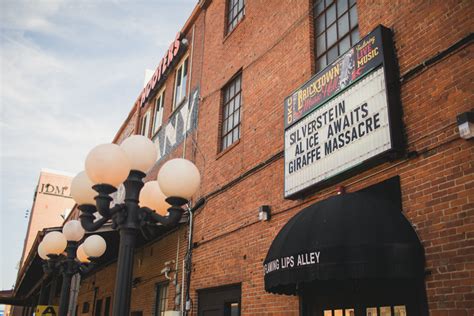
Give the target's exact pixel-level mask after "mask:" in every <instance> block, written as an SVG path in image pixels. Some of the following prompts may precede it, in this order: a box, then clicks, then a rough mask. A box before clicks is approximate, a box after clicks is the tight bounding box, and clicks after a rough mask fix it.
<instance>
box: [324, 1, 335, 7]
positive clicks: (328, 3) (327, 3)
mask: <svg viewBox="0 0 474 316" xmlns="http://www.w3.org/2000/svg"><path fill="white" fill-rule="evenodd" d="M322 1H323V0H321V2H322ZM333 2H334V0H326V8H327V7H329V5H330V4H331V3H333Z"/></svg>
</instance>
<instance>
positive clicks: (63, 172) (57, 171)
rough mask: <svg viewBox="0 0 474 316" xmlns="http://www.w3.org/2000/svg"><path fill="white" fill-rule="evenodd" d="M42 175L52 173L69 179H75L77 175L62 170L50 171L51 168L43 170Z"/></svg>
mask: <svg viewBox="0 0 474 316" xmlns="http://www.w3.org/2000/svg"><path fill="white" fill-rule="evenodd" d="M40 172H41V173H43V172H44V173H52V174H57V175H62V176H68V177H75V176H76V174H75V173H72V172H67V171H61V170H54V169H49V168H41V170H40Z"/></svg>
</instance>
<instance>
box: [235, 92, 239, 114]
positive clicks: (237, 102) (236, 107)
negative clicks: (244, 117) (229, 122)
mask: <svg viewBox="0 0 474 316" xmlns="http://www.w3.org/2000/svg"><path fill="white" fill-rule="evenodd" d="M234 102H235V106H234V111H237V109H238V108H240V93H239V94H238V95H236V96H235V99H234Z"/></svg>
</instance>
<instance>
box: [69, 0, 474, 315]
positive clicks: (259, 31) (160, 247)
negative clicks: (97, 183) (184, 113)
mask: <svg viewBox="0 0 474 316" xmlns="http://www.w3.org/2000/svg"><path fill="white" fill-rule="evenodd" d="M201 4H202V7H198V8H197V9H196V10H195V11H194V12H193V15H192V17H191V18H190V20H189V21H188V23H187V24H186V26H185V27H184V28H183V32H184V33H185V36H186V38H187V39H188V41H189V47H188V53H189V56H190V58H191V59H190V62H191V64H190V65H191V66H190V71H191V75H190V78H191V82H190V83H188V84H189V86H190V91H192V90H193V89H195V88H196V87H199V88H200V92H199V94H200V103H199V109H198V111H199V112H198V121H197V128H196V129H195V130H192V131H191V132H190V134H189V135H188V137H187V139H186V152H185V153H184V156H185V157H186V158H188V159H190V160H192V161H194V162H195V164H196V165H197V166H198V168H199V169H200V171H201V175H202V184H201V188H200V190H199V191H198V193H197V194H196V199H195V200H197V198H199V197H203V196H205V197H207V202H206V204H205V206H204V207H203V208H202V209H200V210H199V211H198V212H197V213H196V214H195V218H194V220H195V222H194V234H193V243H194V249H193V257H192V274H191V284H190V293H191V299H192V312H193V313H194V314H196V313H197V312H198V304H199V302H198V291H199V290H203V289H209V288H215V287H220V286H224V285H230V284H241V291H242V294H241V314H242V315H299V308H300V307H299V300H298V297H296V296H282V295H274V294H269V293H266V292H265V290H264V281H263V268H262V263H263V260H264V258H265V256H266V254H267V251H268V248H269V246H270V244H271V242H272V241H273V239H274V238H275V236H276V235H277V234H278V232H279V231H280V229H281V228H282V226H283V225H284V224H285V223H286V222H287V221H288V220H289V219H290V218H292V217H293V216H294V215H295V214H297V213H298V212H299V211H300V210H301V209H303V208H304V207H306V206H309V205H311V204H313V203H315V202H317V201H321V200H324V199H326V198H327V197H329V196H332V195H334V194H335V193H336V191H337V187H339V186H344V187H345V188H346V189H347V190H348V191H349V192H353V191H357V190H359V189H362V188H365V187H367V186H369V185H372V184H375V183H378V182H380V181H382V180H385V179H388V178H390V177H393V176H396V175H398V176H400V180H401V189H402V203H403V213H404V214H405V216H406V217H407V218H408V220H409V221H410V222H411V224H412V225H413V226H414V228H415V230H416V232H417V234H418V235H419V238H420V240H421V243H422V245H423V247H424V250H425V256H426V271H427V275H426V277H425V286H426V293H427V300H428V306H429V312H430V314H431V315H466V316H467V315H473V314H474V264H473V262H474V221H473V219H474V172H473V171H474V166H473V164H474V163H473V162H474V159H473V157H474V147H473V145H472V144H473V143H472V140H464V139H461V138H460V137H459V133H458V130H457V125H456V115H458V114H460V113H462V112H466V111H469V110H471V108H472V104H473V100H474V98H473V84H472V80H473V78H474V71H473V70H474V69H473V68H474V66H473V63H472V62H470V60H472V45H471V44H472V38H471V40H470V41H468V42H467V44H464V45H462V46H461V47H459V48H457V49H455V50H454V51H453V52H451V53H450V54H448V55H447V56H444V57H443V58H441V59H440V60H438V61H437V62H435V63H433V64H430V65H428V66H426V67H419V68H417V69H419V70H417V71H416V73H414V74H413V75H412V72H411V71H412V70H413V69H415V67H417V66H418V65H422V64H423V62H424V61H426V60H428V59H430V58H432V57H433V56H435V55H436V54H437V53H438V52H441V51H444V50H446V49H448V48H449V47H450V46H451V45H453V44H455V43H456V42H458V41H460V40H461V39H462V38H465V37H467V36H469V34H470V32H471V31H472V29H473V21H474V16H473V15H474V3H473V2H472V1H379V2H377V3H374V2H373V1H357V11H358V15H359V19H358V21H359V29H360V34H361V38H362V37H363V36H364V35H365V34H367V33H369V32H370V31H371V30H373V29H374V28H375V27H376V26H377V25H379V24H382V25H384V26H386V27H388V28H390V29H392V31H393V34H394V41H395V46H396V51H397V56H398V63H399V68H400V74H401V103H402V109H403V123H404V133H405V138H406V143H407V147H406V153H407V155H405V156H404V157H402V158H399V159H397V160H395V161H392V162H386V163H383V164H381V165H378V166H377V167H373V168H371V169H368V170H366V171H364V172H361V173H359V174H358V175H356V176H353V177H350V178H347V179H345V180H343V181H342V182H340V183H337V184H335V185H333V186H330V187H328V188H325V189H323V190H320V191H319V192H316V193H313V194H310V195H307V196H306V197H305V198H304V199H301V200H296V201H291V200H285V199H284V198H283V183H284V172H283V170H284V165H283V155H282V151H283V147H284V144H283V141H284V140H283V128H284V127H283V122H284V120H283V114H284V113H283V100H284V98H285V97H287V96H288V95H289V94H290V93H291V92H292V91H294V90H295V89H296V88H298V87H299V86H300V85H301V84H303V83H304V82H305V81H307V80H308V79H309V78H310V77H311V76H312V75H313V74H314V72H315V62H314V47H313V45H314V38H313V19H312V14H311V5H312V2H311V1H296V0H294V1H246V4H245V5H246V7H245V16H244V18H243V19H242V20H241V21H240V22H239V24H238V25H237V26H236V27H235V29H234V30H233V31H232V32H231V33H230V34H227V35H226V34H225V32H224V22H225V1H201ZM239 71H241V72H242V93H243V95H242V109H241V117H242V119H241V137H240V140H239V141H238V142H236V143H235V144H233V145H232V146H231V147H230V148H228V149H226V150H225V151H224V152H220V150H219V142H220V139H219V126H220V124H221V103H222V94H221V89H222V88H223V87H224V86H225V84H226V83H227V82H228V81H229V80H230V79H231V78H232V77H233V76H234V75H235V74H236V73H238V72H239ZM406 74H409V75H406ZM165 85H166V91H168V92H169V93H167V94H166V99H165V107H164V116H163V121H164V123H166V120H167V117H169V116H170V114H171V104H172V95H173V93H172V91H173V85H174V72H171V73H170V75H169V76H168V79H167V81H166V83H165ZM152 101H153V100H152ZM152 105H153V102H149V104H148V105H147V106H145V107H144V108H142V109H140V114H143V113H144V111H146V110H147V109H148V106H152ZM137 122H138V118H137V117H136V115H131V116H129V119H128V121H127V122H126V123H125V125H124V127H123V128H122V129H121V131H120V133H119V134H118V135H117V137H116V141H117V142H120V141H121V140H122V139H123V138H124V137H125V136H128V135H125V134H128V133H127V132H126V131H131V130H133V129H135V131H137V130H138V129H136V128H135V126H136V124H137ZM183 144H184V143H181V144H180V145H178V146H177V147H176V148H175V149H174V151H172V152H171V153H170V154H169V155H168V156H167V157H166V159H168V158H171V157H176V156H182V155H183V150H184V146H183ZM408 153H409V154H408ZM166 159H163V160H166ZM163 160H162V161H163ZM160 164H161V161H160V163H159V164H157V165H156V166H155V167H154V168H153V169H152V171H151V172H150V174H149V175H148V177H147V179H151V178H154V177H155V176H156V173H157V171H158V169H159V165H160ZM261 205H269V206H270V207H271V210H272V218H271V220H270V221H268V222H261V221H259V220H258V218H257V214H258V208H259V207H260V206H261ZM187 234H188V226H187V225H182V226H181V227H180V228H179V229H178V230H176V231H174V232H172V233H170V234H169V235H167V236H165V237H164V238H162V239H160V240H159V241H156V242H154V243H151V244H149V245H147V246H145V247H143V248H141V249H139V250H137V252H136V256H135V258H136V261H135V268H134V277H135V278H140V281H139V282H138V283H137V285H136V288H134V290H133V294H132V311H142V312H143V315H152V308H153V306H154V303H155V302H154V300H155V290H154V286H155V284H156V283H158V282H161V281H165V279H164V276H163V274H161V272H160V271H161V269H162V268H163V267H164V263H165V262H166V261H170V260H176V249H177V239H178V237H179V240H180V242H179V255H178V257H179V259H178V263H179V265H178V283H179V284H181V282H182V277H183V273H182V264H183V260H184V256H185V253H186V244H187ZM139 258H140V261H141V263H140V264H138V259H139ZM114 275H115V263H112V264H110V265H109V266H107V267H104V268H102V269H101V270H99V271H98V272H97V273H96V274H94V275H93V276H90V277H88V278H86V279H85V280H83V282H82V284H81V289H80V294H79V300H78V305H79V315H80V314H81V313H80V311H81V308H82V304H83V303H84V302H89V303H90V304H92V300H93V297H92V295H93V289H94V287H97V288H98V293H99V294H98V296H97V299H100V298H105V297H107V296H110V295H112V296H113V293H112V291H113V282H114V281H113V280H114ZM172 275H173V273H172ZM175 289H176V288H175V286H174V285H173V284H172V283H171V282H170V285H169V296H168V297H169V300H168V309H174V308H175V307H176V308H178V307H179V306H175V304H174V297H175V295H174V294H175ZM91 313H92V310H91V311H90V313H89V315H92V314H91Z"/></svg>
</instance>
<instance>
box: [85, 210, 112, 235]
mask: <svg viewBox="0 0 474 316" xmlns="http://www.w3.org/2000/svg"><path fill="white" fill-rule="evenodd" d="M79 208H80V207H79ZM79 218H80V219H81V225H82V227H84V229H85V230H87V231H89V232H93V231H96V230H97V229H99V228H100V227H102V226H103V225H104V224H105V223H106V222H107V221H108V220H109V219H110V217H101V218H99V219H98V220H96V221H94V220H95V216H94V214H93V213H89V212H86V211H84V210H82V213H81V215H80V216H79Z"/></svg>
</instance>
